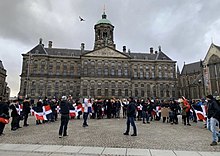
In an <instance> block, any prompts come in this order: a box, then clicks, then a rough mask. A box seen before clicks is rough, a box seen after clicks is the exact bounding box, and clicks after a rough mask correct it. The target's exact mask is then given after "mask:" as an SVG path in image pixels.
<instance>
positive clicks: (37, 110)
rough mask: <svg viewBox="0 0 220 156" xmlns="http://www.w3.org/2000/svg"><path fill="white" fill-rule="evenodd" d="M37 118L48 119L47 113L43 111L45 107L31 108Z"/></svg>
mask: <svg viewBox="0 0 220 156" xmlns="http://www.w3.org/2000/svg"><path fill="white" fill-rule="evenodd" d="M31 111H32V112H33V114H34V117H35V119H36V120H47V117H46V114H45V113H44V112H43V107H42V108H39V107H33V109H32V110H31Z"/></svg>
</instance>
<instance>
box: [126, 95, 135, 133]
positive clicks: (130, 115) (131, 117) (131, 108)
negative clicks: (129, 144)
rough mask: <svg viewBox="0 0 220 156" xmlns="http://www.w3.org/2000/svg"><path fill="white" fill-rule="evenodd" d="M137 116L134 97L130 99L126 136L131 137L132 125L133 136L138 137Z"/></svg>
mask: <svg viewBox="0 0 220 156" xmlns="http://www.w3.org/2000/svg"><path fill="white" fill-rule="evenodd" d="M135 116H136V107H135V103H134V99H133V98H132V97H130V98H129V104H128V107H127V129H126V132H125V133H124V135H129V131H130V124H131V126H132V127H133V134H132V135H131V136H137V128H136V125H135V122H134V118H135Z"/></svg>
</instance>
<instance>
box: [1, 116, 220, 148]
mask: <svg viewBox="0 0 220 156" xmlns="http://www.w3.org/2000/svg"><path fill="white" fill-rule="evenodd" d="M28 121H29V124H30V125H29V126H28V127H22V128H20V129H18V130H17V131H11V130H10V124H8V125H6V128H5V131H4V133H5V135H3V136H1V137H0V143H12V144H44V145H72V146H101V147H124V148H145V149H162V150H186V151H220V144H219V145H217V146H215V147H212V146H210V145H209V144H210V143H211V132H209V131H208V130H206V129H205V128H203V126H204V125H203V123H202V122H199V123H192V126H184V125H183V124H182V123H181V122H180V123H179V124H178V125H171V124H169V123H162V122H161V121H152V122H151V123H150V124H142V122H141V121H136V125H137V129H138V136H137V137H132V136H124V135H123V132H124V130H125V123H126V119H122V118H121V119H100V120H97V119H89V121H88V124H89V127H86V128H83V127H82V119H80V120H79V119H72V120H70V122H69V125H68V135H69V136H67V137H64V138H61V139H60V138H58V129H59V125H60V119H58V121H56V122H53V123H46V124H42V125H35V119H34V117H33V116H30V117H29V118H28ZM22 124H23V121H22V122H21V125H22ZM131 133H132V127H131Z"/></svg>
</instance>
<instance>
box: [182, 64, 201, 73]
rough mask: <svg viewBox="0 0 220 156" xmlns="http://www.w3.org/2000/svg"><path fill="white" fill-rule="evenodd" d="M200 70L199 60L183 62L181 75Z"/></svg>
mask: <svg viewBox="0 0 220 156" xmlns="http://www.w3.org/2000/svg"><path fill="white" fill-rule="evenodd" d="M200 71H201V62H200V61H199V62H194V63H190V64H184V66H183V69H182V72H181V75H187V74H192V73H195V72H200Z"/></svg>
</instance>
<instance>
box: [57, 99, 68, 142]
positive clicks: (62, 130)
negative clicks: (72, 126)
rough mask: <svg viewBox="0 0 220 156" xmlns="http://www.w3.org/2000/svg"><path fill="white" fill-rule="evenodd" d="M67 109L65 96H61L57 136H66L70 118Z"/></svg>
mask: <svg viewBox="0 0 220 156" xmlns="http://www.w3.org/2000/svg"><path fill="white" fill-rule="evenodd" d="M69 111H70V107H69V105H68V102H67V97H66V96H62V100H61V103H60V114H61V124H60V130H59V138H62V137H63V136H67V126H68V122H69V119H70V118H69Z"/></svg>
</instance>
